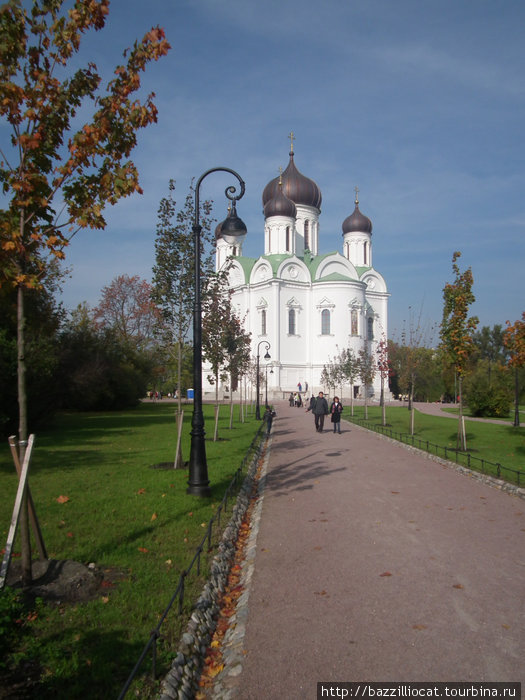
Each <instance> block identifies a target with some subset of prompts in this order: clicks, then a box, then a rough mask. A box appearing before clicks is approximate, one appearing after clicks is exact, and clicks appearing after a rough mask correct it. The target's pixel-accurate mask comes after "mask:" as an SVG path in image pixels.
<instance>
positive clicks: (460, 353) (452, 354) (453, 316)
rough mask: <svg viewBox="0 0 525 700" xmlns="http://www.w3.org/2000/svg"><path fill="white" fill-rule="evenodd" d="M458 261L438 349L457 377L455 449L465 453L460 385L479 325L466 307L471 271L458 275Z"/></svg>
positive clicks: (445, 293) (447, 294)
mask: <svg viewBox="0 0 525 700" xmlns="http://www.w3.org/2000/svg"><path fill="white" fill-rule="evenodd" d="M460 257H461V253H460V252H458V251H456V252H455V253H454V255H453V256H452V270H453V271H454V275H455V277H454V282H452V283H450V282H447V284H446V285H445V287H444V288H443V300H444V305H443V320H442V322H441V329H440V336H441V347H442V348H443V350H444V351H445V354H446V357H447V358H448V360H449V361H450V362H451V364H452V365H453V367H454V370H455V372H456V374H457V377H458V387H459V423H458V439H457V447H458V449H461V450H466V449H467V436H466V433H465V421H464V419H463V396H462V382H463V375H464V373H465V369H466V367H467V361H468V358H469V356H470V353H471V352H472V349H473V346H474V341H473V333H474V331H475V330H476V327H477V325H478V318H477V316H470V317H469V315H468V310H469V306H470V305H471V304H473V303H474V301H475V300H476V297H475V296H474V294H473V292H472V285H473V284H474V278H473V276H472V270H471V268H470V267H469V268H468V269H467V270H465V271H464V272H460V270H459V266H458V264H457V260H458V259H459V258H460Z"/></svg>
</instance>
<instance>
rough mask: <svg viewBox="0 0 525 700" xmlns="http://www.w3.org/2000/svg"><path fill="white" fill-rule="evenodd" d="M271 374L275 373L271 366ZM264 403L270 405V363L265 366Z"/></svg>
mask: <svg viewBox="0 0 525 700" xmlns="http://www.w3.org/2000/svg"><path fill="white" fill-rule="evenodd" d="M270 374H273V369H271V368H270ZM264 387H265V390H264V405H265V406H268V365H266V367H265V377H264Z"/></svg>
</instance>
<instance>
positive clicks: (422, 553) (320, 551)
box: [210, 402, 525, 700]
mask: <svg viewBox="0 0 525 700" xmlns="http://www.w3.org/2000/svg"><path fill="white" fill-rule="evenodd" d="M326 428H328V430H326ZM342 428H343V434H342V435H335V434H333V433H332V432H331V425H330V423H329V422H327V423H326V424H325V432H324V433H323V434H318V433H316V432H315V429H314V422H313V417H312V415H311V414H309V413H308V414H306V413H305V412H304V410H302V409H296V408H290V407H289V406H288V405H287V404H286V403H285V402H283V403H282V404H281V403H280V404H278V405H277V418H276V419H275V421H274V426H273V431H272V438H271V449H270V454H269V459H268V463H267V473H266V478H265V479H263V484H264V489H263V494H262V500H261V499H260V500H259V503H258V508H257V512H258V513H260V517H259V516H258V515H257V516H256V518H255V521H254V523H253V527H252V530H253V537H252V540H253V542H252V544H251V548H250V550H249V553H248V555H249V559H250V563H249V567H247V572H248V573H247V581H246V589H247V594H246V595H245V596H244V598H243V609H242V610H240V611H239V613H238V620H239V629H238V630H237V633H235V621H234V624H233V629H232V633H233V636H234V637H235V644H236V647H235V651H234V653H231V650H228V649H225V653H226V657H227V658H228V657H232V662H231V664H230V665H229V666H228V665H227V667H226V668H225V669H224V672H223V673H222V674H220V676H219V677H218V678H217V684H216V687H215V690H214V692H213V693H212V695H211V696H210V697H214V698H223V699H226V698H242V700H250V699H252V698H253V699H256V700H260V699H269V700H271V699H273V698H275V699H277V698H279V699H281V698H292V699H293V698H312V699H313V698H315V697H316V683H317V681H325V682H327V681H339V682H342V681H387V682H393V681H397V682H415V681H428V682H431V681H449V682H452V681H479V682H481V681H489V682H496V681H506V682H520V681H521V682H522V687H523V688H524V689H525V663H524V659H525V595H524V594H525V500H523V499H522V498H519V497H517V496H515V495H510V494H507V493H503V492H502V491H499V490H498V489H496V488H493V487H491V486H489V485H487V484H485V483H482V482H480V481H479V480H476V479H473V478H469V477H468V476H466V475H464V474H461V473H459V472H458V471H457V470H455V469H454V468H453V467H450V466H445V465H443V464H440V463H439V462H436V461H433V460H431V459H429V458H427V457H425V456H423V455H422V454H421V453H419V452H418V451H414V450H409V449H407V448H405V447H403V446H400V445H398V444H396V443H393V442H392V441H390V440H388V439H386V438H382V437H381V436H379V435H377V434H374V433H371V432H368V431H366V430H362V429H359V428H357V427H355V426H353V425H350V424H349V423H347V422H346V421H343V423H342ZM329 431H330V432H329ZM241 620H242V625H241V624H240V622H241ZM232 669H234V670H233V672H232Z"/></svg>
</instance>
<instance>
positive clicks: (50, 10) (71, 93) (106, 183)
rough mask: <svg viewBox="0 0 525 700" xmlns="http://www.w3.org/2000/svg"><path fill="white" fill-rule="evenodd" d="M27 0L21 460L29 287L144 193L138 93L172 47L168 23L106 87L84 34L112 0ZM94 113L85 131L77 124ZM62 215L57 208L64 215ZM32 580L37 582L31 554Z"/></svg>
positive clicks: (18, 65)
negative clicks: (82, 53)
mask: <svg viewBox="0 0 525 700" xmlns="http://www.w3.org/2000/svg"><path fill="white" fill-rule="evenodd" d="M64 4H65V3H64V2H63V0H34V1H33V3H32V5H31V7H30V9H28V8H27V7H26V6H27V3H23V2H22V1H21V0H9V1H8V2H6V3H4V4H3V5H2V6H0V35H1V37H2V40H1V42H0V117H1V118H2V119H3V120H4V121H5V122H6V123H7V125H8V126H9V127H10V134H11V135H10V141H9V142H8V143H5V144H2V147H1V159H2V162H1V165H0V183H1V185H2V188H3V192H4V197H5V206H4V208H3V209H2V210H1V211H0V268H1V270H2V274H1V278H0V283H1V284H10V285H12V286H14V288H15V289H16V291H17V353H18V358H17V374H18V404H19V430H18V433H19V442H20V448H19V452H20V460H21V461H23V458H24V454H25V441H26V439H27V435H28V416H27V390H26V359H25V357H26V353H25V343H26V336H25V331H26V316H25V305H24V301H25V291H26V290H27V289H31V288H34V287H38V286H39V285H41V284H42V283H43V280H44V278H45V274H46V270H47V267H48V260H49V258H50V257H51V258H57V259H62V258H64V257H65V253H64V250H65V248H66V247H67V245H68V244H69V242H70V240H71V238H72V236H73V235H75V233H76V232H77V231H79V230H80V229H86V228H97V229H102V228H104V227H105V225H106V222H105V219H104V215H103V210H104V208H105V207H106V205H107V204H115V203H116V202H117V201H118V200H119V199H121V198H122V197H126V196H128V195H131V194H133V193H134V192H141V189H140V186H139V178H138V172H137V169H136V167H135V165H134V164H133V162H132V161H131V160H129V156H130V154H131V151H132V150H133V148H134V147H135V145H136V142H137V137H136V134H137V131H138V130H139V129H141V128H143V127H145V126H147V125H149V124H151V123H152V122H155V121H156V119H157V109H156V107H155V104H154V102H153V95H149V96H148V97H146V99H145V100H144V101H141V100H139V99H132V95H133V93H135V92H136V91H137V90H138V89H139V88H140V85H141V80H140V74H141V73H142V72H143V71H144V70H145V68H146V66H147V64H148V63H149V62H150V61H152V60H157V59H159V58H160V57H161V56H164V55H165V54H166V53H167V52H168V50H169V48H170V46H169V44H168V42H167V41H166V39H165V36H164V32H163V31H162V29H161V28H160V27H156V28H153V29H151V31H149V32H148V33H147V34H146V35H145V36H144V38H143V39H142V41H140V42H136V43H135V44H134V46H133V47H132V49H131V50H130V51H128V52H127V54H126V57H125V58H126V60H125V63H124V64H123V65H119V66H117V68H116V70H115V77H114V78H113V79H112V80H111V81H110V82H109V83H108V85H107V87H106V89H105V91H100V90H99V86H100V83H101V76H100V75H99V72H98V69H97V67H96V65H95V64H94V63H89V64H88V65H87V66H85V67H83V68H77V58H76V54H77V53H78V51H79V48H80V43H81V39H82V36H83V35H84V34H85V33H86V32H88V31H89V30H95V31H99V30H101V29H102V28H103V27H104V24H105V21H106V16H107V14H108V12H109V0H76V1H75V2H74V3H72V4H71V3H68V6H69V8H70V9H67V7H64ZM80 110H82V116H84V115H87V114H88V113H91V115H92V116H91V118H88V120H87V121H86V122H85V124H84V125H83V126H82V127H81V128H80V129H78V130H73V120H74V119H75V118H76V116H77V114H78V113H79V112H80ZM57 212H59V213H57ZM23 559H24V564H23V570H24V574H23V579H24V583H29V582H30V580H31V569H30V565H29V567H28V566H27V557H26V556H25V555H24V556H23Z"/></svg>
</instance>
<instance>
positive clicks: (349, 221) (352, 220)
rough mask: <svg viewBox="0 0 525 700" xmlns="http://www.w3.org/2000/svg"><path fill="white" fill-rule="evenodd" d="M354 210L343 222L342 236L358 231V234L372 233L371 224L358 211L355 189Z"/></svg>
mask: <svg viewBox="0 0 525 700" xmlns="http://www.w3.org/2000/svg"><path fill="white" fill-rule="evenodd" d="M355 190H356V192H355V209H354V211H353V212H352V213H351V214H350V216H347V217H346V219H345V220H344V221H343V234H345V233H352V232H354V231H359V232H360V233H370V234H371V233H372V222H371V221H370V219H369V218H368V216H365V215H364V214H362V213H361V212H360V211H359V199H358V198H357V193H358V191H359V190H358V189H357V187H356V188H355Z"/></svg>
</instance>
